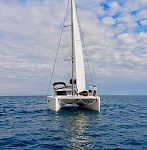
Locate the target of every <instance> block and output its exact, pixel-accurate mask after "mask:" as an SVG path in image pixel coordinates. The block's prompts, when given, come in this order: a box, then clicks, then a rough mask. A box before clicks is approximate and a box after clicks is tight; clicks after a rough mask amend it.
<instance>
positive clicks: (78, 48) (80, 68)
mask: <svg viewBox="0 0 147 150" xmlns="http://www.w3.org/2000/svg"><path fill="white" fill-rule="evenodd" d="M72 16H73V18H72V19H73V34H74V36H73V38H74V60H75V78H76V81H77V90H78V92H82V91H84V90H85V89H86V84H85V67H84V58H83V51H82V43H81V37H80V32H79V24H78V20H77V13H76V8H75V2H74V0H72Z"/></svg>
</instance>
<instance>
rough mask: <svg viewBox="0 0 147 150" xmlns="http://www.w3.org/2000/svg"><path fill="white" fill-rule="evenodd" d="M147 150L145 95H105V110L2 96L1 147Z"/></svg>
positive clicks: (37, 98) (40, 98) (9, 149)
mask: <svg viewBox="0 0 147 150" xmlns="http://www.w3.org/2000/svg"><path fill="white" fill-rule="evenodd" d="M3 149H6V150H13V149H15V150H62V149H63V150H70V149H73V150H110V149H111V150H112V149H113V150H147V96H101V112H100V113H97V112H96V111H90V110H80V109H77V108H72V109H71V110H69V109H67V110H61V111H60V112H58V113H55V112H53V111H49V110H48V109H47V104H46V97H45V96H17V97H15V96H9V97H0V150H3Z"/></svg>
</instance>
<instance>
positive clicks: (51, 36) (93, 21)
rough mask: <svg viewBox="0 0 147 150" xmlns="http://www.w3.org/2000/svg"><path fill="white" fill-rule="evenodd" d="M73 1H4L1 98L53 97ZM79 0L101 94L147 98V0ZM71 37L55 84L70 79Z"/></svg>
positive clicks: (0, 9) (0, 46)
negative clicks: (52, 87)
mask: <svg viewBox="0 0 147 150" xmlns="http://www.w3.org/2000/svg"><path fill="white" fill-rule="evenodd" d="M67 2H68V0H0V84H1V86H0V95H6V96H7V95H12V96H13V95H46V94H47V91H48V86H49V81H50V77H51V71H52V67H53V63H54V59H55V54H56V50H57V46H58V42H59V38H60V33H61V27H62V24H63V19H64V15H65V10H66V6H67ZM75 2H76V5H77V9H78V16H79V19H80V25H81V28H82V32H83V36H84V43H85V46H86V51H87V54H88V60H89V65H90V68H91V73H92V77H93V82H94V83H95V84H96V85H97V86H98V93H100V94H101V95H124V94H125V95H147V0H127V1H124V0H86V1H85V0H75ZM69 23H70V22H69V21H68V20H67V22H66V24H69ZM69 36H70V35H69V33H68V29H65V34H64V35H63V42H62V46H61V51H60V53H59V55H60V56H62V57H61V58H63V60H61V58H60V59H59V60H60V61H59V63H58V64H57V66H56V67H57V68H56V70H57V72H56V73H55V78H54V79H53V80H57V81H60V80H61V81H65V82H67V81H68V80H69V78H70V77H69V76H68V75H69V72H70V68H69V64H68V62H65V61H64V59H69V58H70V56H69V55H68V54H69V52H68V51H67V52H66V50H67V49H68V48H67V45H69V43H70V41H69ZM87 74H88V73H87ZM89 82H90V81H89V78H88V77H87V85H88V84H89ZM87 88H88V87H87Z"/></svg>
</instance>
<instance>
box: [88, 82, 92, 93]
mask: <svg viewBox="0 0 147 150" xmlns="http://www.w3.org/2000/svg"><path fill="white" fill-rule="evenodd" d="M89 95H90V96H91V95H92V84H91V83H90V84H89Z"/></svg>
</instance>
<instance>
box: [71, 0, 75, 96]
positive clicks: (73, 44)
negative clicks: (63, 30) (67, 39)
mask: <svg viewBox="0 0 147 150" xmlns="http://www.w3.org/2000/svg"><path fill="white" fill-rule="evenodd" d="M71 36H72V37H71V39H72V56H71V57H72V95H74V80H75V54H74V51H75V42H74V23H73V0H71Z"/></svg>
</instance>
